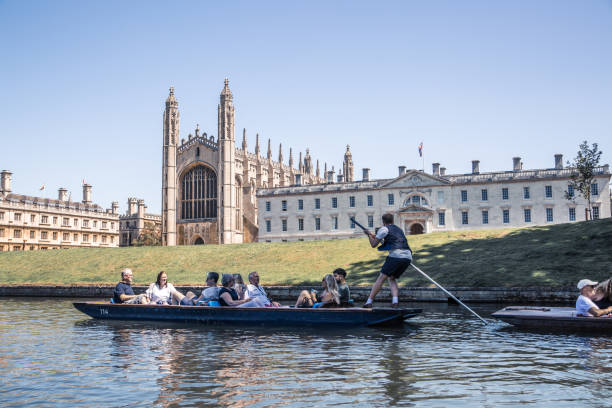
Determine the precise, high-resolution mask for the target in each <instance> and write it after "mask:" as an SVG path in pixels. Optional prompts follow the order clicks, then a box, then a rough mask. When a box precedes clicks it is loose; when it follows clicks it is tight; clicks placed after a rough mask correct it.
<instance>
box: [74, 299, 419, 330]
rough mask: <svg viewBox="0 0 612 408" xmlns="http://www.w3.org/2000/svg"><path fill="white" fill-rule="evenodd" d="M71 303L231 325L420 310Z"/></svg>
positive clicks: (336, 321)
mask: <svg viewBox="0 0 612 408" xmlns="http://www.w3.org/2000/svg"><path fill="white" fill-rule="evenodd" d="M73 305H74V307H75V308H76V309H77V310H79V311H81V312H83V313H85V314H86V315H88V316H91V317H93V318H95V319H122V320H156V321H172V322H193V323H203V324H232V325H281V326H285V325H287V326H321V325H326V326H355V327H363V326H389V325H400V324H402V323H403V322H404V320H406V319H409V318H411V317H414V316H416V315H417V314H419V313H421V312H422V311H423V310H422V309H399V308H398V309H393V308H376V307H375V308H373V309H363V308H359V307H355V308H320V309H296V308H289V307H279V308H275V307H206V306H169V305H125V304H112V303H106V302H75V303H73Z"/></svg>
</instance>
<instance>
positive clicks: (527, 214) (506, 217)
mask: <svg viewBox="0 0 612 408" xmlns="http://www.w3.org/2000/svg"><path fill="white" fill-rule="evenodd" d="M481 216H482V224H488V223H489V211H488V210H483V211H482V212H481ZM568 216H569V220H570V221H576V208H569V212H568ZM523 219H524V221H525V222H531V208H524V209H523ZM593 219H599V207H593ZM502 222H503V223H504V224H509V223H510V210H509V209H504V210H502ZM546 222H554V210H553V209H552V208H546ZM461 224H463V225H468V224H469V215H468V211H462V212H461ZM438 225H440V226H443V225H445V218H444V213H443V212H440V213H438Z"/></svg>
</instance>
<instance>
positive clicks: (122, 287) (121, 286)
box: [113, 282, 134, 303]
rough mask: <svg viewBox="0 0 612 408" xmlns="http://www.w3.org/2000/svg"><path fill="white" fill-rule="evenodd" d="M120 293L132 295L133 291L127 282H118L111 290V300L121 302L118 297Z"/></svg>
mask: <svg viewBox="0 0 612 408" xmlns="http://www.w3.org/2000/svg"><path fill="white" fill-rule="evenodd" d="M121 295H134V291H133V290H132V287H131V286H130V285H128V284H127V283H123V282H119V283H118V284H117V286H115V290H114V291H113V300H114V301H115V303H123V302H122V301H121V298H120V296H121Z"/></svg>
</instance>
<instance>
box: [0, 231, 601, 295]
mask: <svg viewBox="0 0 612 408" xmlns="http://www.w3.org/2000/svg"><path fill="white" fill-rule="evenodd" d="M408 241H409V243H410V246H411V247H412V249H413V250H414V252H415V254H414V262H415V264H416V265H417V266H419V267H420V268H421V269H422V270H423V271H425V272H426V273H427V274H429V275H430V276H431V277H432V278H434V279H435V280H437V281H438V282H439V283H440V284H442V285H444V286H482V287H491V286H497V287H532V286H551V287H570V286H571V287H573V286H574V285H575V284H576V282H577V281H578V280H579V279H581V278H584V277H586V278H589V279H594V280H600V279H606V278H608V277H610V276H611V275H612V251H611V249H612V248H611V245H612V219H605V220H597V221H590V222H581V223H574V224H564V225H554V226H547V227H534V228H513V229H502V230H486V231H463V232H448V233H433V234H426V235H419V236H409V237H408ZM385 256H386V253H383V252H380V251H377V250H375V249H372V248H370V245H369V243H368V241H367V239H366V238H359V239H346V240H333V241H306V242H288V243H254V244H241V245H204V246H180V247H138V248H136V247H131V248H112V249H68V250H53V251H33V252H28V251H26V252H4V253H0V284H112V283H116V282H117V281H118V280H119V272H120V270H121V269H122V268H124V267H130V268H132V270H133V271H134V277H135V283H136V284H149V283H150V282H153V281H154V280H155V276H156V275H157V272H159V271H160V270H164V271H166V272H167V273H168V275H169V280H170V281H171V282H173V283H174V284H175V285H177V284H178V285H186V284H203V282H204V276H205V273H206V272H207V271H218V272H225V273H241V274H242V276H243V277H244V278H245V279H246V275H247V274H248V272H250V271H253V270H257V271H258V272H259V273H260V275H261V276H262V283H263V284H264V285H275V284H278V285H299V284H315V283H319V282H320V281H321V278H322V277H323V275H324V274H326V273H330V272H331V271H332V270H333V269H335V268H337V267H342V268H345V269H346V270H347V271H348V274H349V275H348V282H349V284H350V285H370V284H372V282H373V281H374V280H375V278H376V276H377V275H378V271H379V269H380V266H381V265H382V263H383V261H384V258H385ZM400 284H402V285H404V286H431V285H430V283H429V281H427V280H426V279H425V278H423V277H421V276H420V275H419V274H418V273H417V272H416V271H414V270H413V269H412V268H410V269H409V270H408V271H407V272H406V273H405V274H404V276H402V278H401V279H400Z"/></svg>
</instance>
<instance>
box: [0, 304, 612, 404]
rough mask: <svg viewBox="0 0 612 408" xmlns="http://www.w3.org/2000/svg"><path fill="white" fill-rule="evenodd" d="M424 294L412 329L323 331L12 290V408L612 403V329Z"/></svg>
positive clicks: (4, 375) (4, 347)
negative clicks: (525, 321) (213, 320)
mask: <svg viewBox="0 0 612 408" xmlns="http://www.w3.org/2000/svg"><path fill="white" fill-rule="evenodd" d="M411 306H414V307H423V308H424V309H425V312H424V313H423V315H422V316H420V317H418V318H415V319H413V320H412V322H411V323H410V324H408V325H405V326H403V327H400V328H392V329H388V328H387V329H331V330H330V329H323V330H317V329H316V328H279V327H273V328H266V327H255V328H253V327H249V328H240V327H236V328H234V327H227V326H224V327H217V326H199V325H185V324H172V323H152V322H121V321H97V320H93V319H89V318H88V317H86V316H85V315H82V314H80V313H79V312H78V311H76V310H75V309H73V308H72V305H71V301H68V300H63V299H62V300H57V299H40V300H22V299H0V406H23V405H32V406H58V405H70V406H74V405H79V406H151V405H153V406H162V407H174V406H181V407H190V406H211V407H212V406H222V407H228V406H232V407H242V406H256V407H269V406H270V407H271V406H280V405H288V406H296V407H298V406H305V405H310V406H312V405H315V406H330V405H340V406H381V407H383V406H384V407H386V406H450V405H453V406H466V407H472V406H500V405H509V406H517V405H533V406H548V405H553V404H554V405H555V406H572V407H574V406H584V405H585V401H588V403H589V404H592V405H593V406H605V405H608V399H609V398H610V396H611V393H610V391H609V389H610V385H612V383H611V381H610V375H611V372H612V364H611V363H612V352H611V350H612V347H611V346H612V338H611V337H607V336H599V335H592V334H591V335H582V336H581V335H576V334H559V333H536V332H524V331H520V330H516V329H513V328H511V327H509V326H507V325H505V324H504V323H498V322H494V323H493V324H491V325H489V326H483V325H482V324H480V322H478V321H475V320H473V319H472V318H471V317H470V316H469V315H467V314H464V313H463V311H462V310H461V309H459V308H458V307H457V306H452V305H446V304H414V305H411ZM498 308H499V307H496V306H494V305H488V306H486V305H485V306H476V310H477V311H478V312H479V313H480V314H482V315H488V314H489V313H491V312H493V311H494V310H496V309H498Z"/></svg>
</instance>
